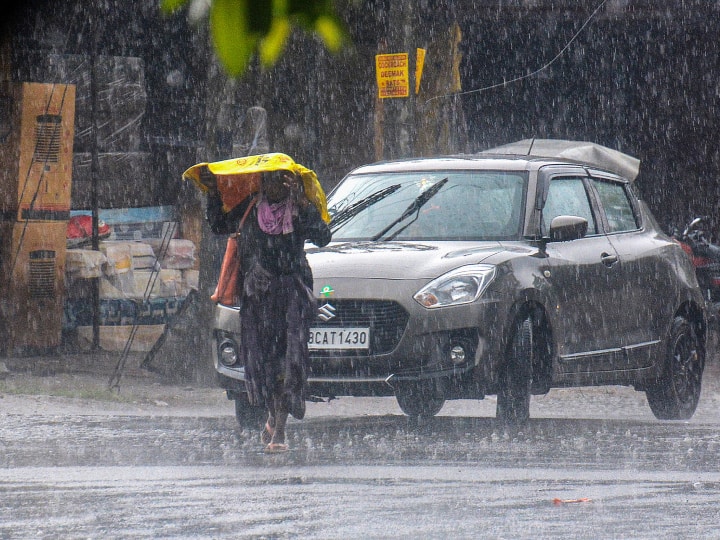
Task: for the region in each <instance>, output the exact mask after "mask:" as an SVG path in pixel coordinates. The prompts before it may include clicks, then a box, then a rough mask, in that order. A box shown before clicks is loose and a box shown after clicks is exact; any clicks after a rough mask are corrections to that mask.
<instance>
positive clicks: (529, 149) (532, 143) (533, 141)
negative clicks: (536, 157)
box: [527, 137, 535, 156]
mask: <svg viewBox="0 0 720 540" xmlns="http://www.w3.org/2000/svg"><path fill="white" fill-rule="evenodd" d="M534 144H535V137H533V138H532V140H531V141H530V148H528V153H527V155H528V156H529V155H530V152H531V151H532V147H533V145H534Z"/></svg>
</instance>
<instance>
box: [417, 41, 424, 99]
mask: <svg viewBox="0 0 720 540" xmlns="http://www.w3.org/2000/svg"><path fill="white" fill-rule="evenodd" d="M423 66H425V49H417V50H416V51H415V94H419V93H420V80H421V79H422V72H423Z"/></svg>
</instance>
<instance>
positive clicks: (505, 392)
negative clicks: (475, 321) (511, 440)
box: [495, 317, 535, 426]
mask: <svg viewBox="0 0 720 540" xmlns="http://www.w3.org/2000/svg"><path fill="white" fill-rule="evenodd" d="M534 351H535V347H534V342H533V325H532V320H531V319H530V318H529V317H528V318H526V319H524V320H519V321H518V322H517V323H516V325H515V330H514V332H513V337H512V340H511V342H510V347H509V348H508V354H507V359H506V362H505V366H504V367H503V370H502V372H501V373H500V388H499V389H498V394H497V411H496V414H495V417H496V418H497V420H498V421H500V422H501V423H502V424H504V425H508V426H521V425H523V424H525V423H526V422H527V421H528V419H529V418H530V385H531V382H532V365H533V360H534V359H533V354H534Z"/></svg>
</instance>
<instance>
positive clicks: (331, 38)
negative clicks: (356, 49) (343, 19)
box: [315, 15, 346, 52]
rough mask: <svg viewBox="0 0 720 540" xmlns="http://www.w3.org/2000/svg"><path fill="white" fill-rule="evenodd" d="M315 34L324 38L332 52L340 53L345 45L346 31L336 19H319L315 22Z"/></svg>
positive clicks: (329, 17)
mask: <svg viewBox="0 0 720 540" xmlns="http://www.w3.org/2000/svg"><path fill="white" fill-rule="evenodd" d="M315 33H316V34H317V35H319V36H320V37H321V38H322V40H323V42H324V43H325V46H326V47H327V48H328V50H329V51H330V52H338V51H339V50H340V49H341V48H342V46H343V44H344V43H345V37H346V36H345V31H344V29H343V27H342V26H341V25H340V23H339V22H338V20H337V19H335V17H332V16H328V15H322V16H320V17H318V18H317V20H316V21H315Z"/></svg>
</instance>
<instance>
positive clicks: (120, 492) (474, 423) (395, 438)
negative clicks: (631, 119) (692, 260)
mask: <svg viewBox="0 0 720 540" xmlns="http://www.w3.org/2000/svg"><path fill="white" fill-rule="evenodd" d="M719 402H720V401H719V394H718V392H717V385H706V388H705V390H704V392H703V398H702V399H701V405H700V407H699V409H698V413H697V414H696V415H695V417H694V418H693V419H692V420H691V421H689V422H660V421H656V420H655V419H654V418H653V417H652V415H651V414H650V412H649V409H648V408H647V404H646V403H645V400H644V396H643V395H642V394H639V393H636V392H633V391H632V390H629V389H616V388H610V389H591V390H587V389H585V390H564V391H553V392H552V393H551V395H549V396H545V397H543V398H538V399H535V400H534V401H533V415H534V416H535V417H534V418H533V419H532V420H531V422H530V424H529V425H528V426H527V427H526V428H524V429H523V430H522V431H517V432H506V431H504V430H502V429H500V428H499V427H498V426H497V425H496V424H495V422H494V419H493V418H492V417H491V414H487V413H488V412H490V413H491V412H492V408H493V406H494V405H493V401H492V400H491V399H489V400H485V401H484V402H481V403H479V404H478V403H476V402H453V403H449V404H447V405H446V408H445V409H444V410H443V411H442V412H441V416H438V417H436V418H434V419H431V420H428V421H424V422H421V423H417V422H414V421H410V420H408V419H407V418H406V417H403V416H401V415H399V414H396V412H395V411H394V410H393V407H395V405H394V404H393V402H392V401H389V400H376V401H374V402H373V401H361V400H356V401H354V400H342V401H341V402H337V403H339V405H338V404H336V402H333V403H331V404H329V405H328V404H317V405H314V406H313V407H310V408H309V414H308V418H307V419H306V420H304V421H303V422H293V423H292V425H291V426H290V427H291V430H290V441H289V442H290V444H291V447H292V451H291V452H290V453H288V454H285V455H276V456H267V455H265V454H263V453H262V447H261V446H260V444H259V441H258V434H257V432H256V431H254V430H248V429H239V428H238V427H237V426H236V424H235V420H234V418H233V417H232V416H231V415H230V414H227V415H220V416H213V417H208V416H204V417H203V416H200V417H194V416H152V415H145V416H129V415H122V414H120V415H118V414H112V415H93V414H89V415H82V414H69V415H68V414H57V415H52V414H13V413H9V414H3V415H2V416H1V417H0V419H1V420H2V429H1V431H0V538H29V537H32V538H58V537H59V538H79V537H85V538H99V537H102V538H278V537H280V538H283V537H292V538H295V537H300V538H388V537H393V538H410V537H412V538H445V537H450V538H478V537H482V538H554V539H555V538H647V539H651V538H652V539H657V538H673V539H676V538H720V526H718V523H720V504H718V503H719V502H720V419H719V416H720V415H718V414H717V411H718V410H719V409H718V408H717V405H718V403H719ZM227 407H228V413H231V411H230V409H231V404H230V403H228V404H227ZM333 407H335V408H333ZM363 407H369V410H371V411H376V412H375V413H374V414H368V410H367V409H364V408H363ZM556 499H559V500H560V501H565V502H557V501H555V500H556ZM570 501H579V502H570Z"/></svg>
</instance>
